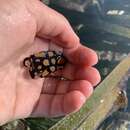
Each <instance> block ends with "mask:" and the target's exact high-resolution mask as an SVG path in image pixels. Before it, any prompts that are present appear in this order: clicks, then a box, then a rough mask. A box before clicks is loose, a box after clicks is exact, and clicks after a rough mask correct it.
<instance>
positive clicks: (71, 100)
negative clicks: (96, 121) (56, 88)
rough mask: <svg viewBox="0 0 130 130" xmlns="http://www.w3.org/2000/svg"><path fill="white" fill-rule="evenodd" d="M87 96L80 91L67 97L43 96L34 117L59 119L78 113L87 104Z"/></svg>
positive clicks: (34, 111) (72, 92) (35, 109)
mask: <svg viewBox="0 0 130 130" xmlns="http://www.w3.org/2000/svg"><path fill="white" fill-rule="evenodd" d="M85 101H86V98H85V96H84V95H83V94H82V93H81V92H79V91H71V92H69V93H67V94H65V95H55V96H54V95H48V94H42V95H41V96H40V99H39V102H38V103H37V105H36V107H35V108H34V110H33V112H32V114H31V116H32V117H43V116H45V117H57V116H63V115H66V114H68V113H71V112H74V111H78V110H79V109H80V108H81V106H82V105H83V104H84V103H85Z"/></svg>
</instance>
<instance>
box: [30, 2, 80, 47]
mask: <svg viewBox="0 0 130 130" xmlns="http://www.w3.org/2000/svg"><path fill="white" fill-rule="evenodd" d="M32 1H33V2H32V4H30V3H29V5H28V6H29V10H30V12H31V13H32V14H33V16H34V17H35V19H36V20H37V32H38V33H37V35H38V36H39V37H43V38H46V37H48V38H51V39H53V40H56V41H57V44H58V45H60V46H62V47H65V48H73V47H75V46H77V45H78V44H79V38H78V36H77V35H76V34H75V33H74V31H73V29H72V28H71V26H70V24H69V22H68V21H67V19H66V18H65V17H64V16H63V15H61V14H59V13H58V12H56V11H54V10H53V9H51V8H49V7H47V6H46V5H44V4H43V3H41V2H40V1H35V0H32Z"/></svg>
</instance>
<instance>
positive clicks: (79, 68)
mask: <svg viewBox="0 0 130 130" xmlns="http://www.w3.org/2000/svg"><path fill="white" fill-rule="evenodd" d="M50 41H52V42H51V43H50ZM50 48H53V49H60V50H62V51H63V54H64V55H65V57H66V58H67V59H68V63H67V65H66V66H65V68H64V69H63V70H62V71H60V72H57V75H62V76H64V77H67V78H68V79H70V80H67V81H59V80H57V79H50V78H48V79H41V78H39V79H31V78H30V76H29V74H28V73H27V71H26V69H25V68H24V67H23V65H22V61H23V59H24V58H25V57H26V56H29V55H30V54H31V53H33V52H38V51H41V50H48V49H50ZM0 55H1V58H0V123H1V124H4V123H6V122H8V121H11V120H14V119H18V118H25V117H28V116H33V117H36V116H45V117H56V116H62V115H66V114H69V113H71V112H75V111H78V110H79V109H80V108H81V106H82V105H83V104H84V102H85V101H86V99H88V98H89V97H90V95H91V94H92V92H93V86H95V85H96V84H97V83H98V82H99V81H100V75H99V73H98V71H97V70H96V69H95V68H94V67H92V66H93V65H95V64H96V63H97V60H98V59H97V55H96V53H95V52H94V51H93V50H91V49H89V48H87V47H84V46H83V45H81V44H80V41H79V38H78V37H77V36H76V34H75V33H74V32H73V30H72V28H71V26H70V24H69V23H68V21H67V20H66V19H65V18H64V17H63V16H62V15H61V14H59V13H58V12H56V11H54V10H52V9H50V8H48V7H47V6H45V5H43V4H42V3H41V2H40V1H38V0H1V1H0Z"/></svg>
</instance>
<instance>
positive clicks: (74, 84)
mask: <svg viewBox="0 0 130 130" xmlns="http://www.w3.org/2000/svg"><path fill="white" fill-rule="evenodd" d="M75 90H77V91H80V92H81V93H83V94H84V96H85V97H86V98H88V97H89V96H90V95H91V94H92V92H93V87H92V85H91V83H90V82H88V81H87V80H75V81H60V82H59V84H58V87H57V89H56V94H65V93H67V92H71V91H75Z"/></svg>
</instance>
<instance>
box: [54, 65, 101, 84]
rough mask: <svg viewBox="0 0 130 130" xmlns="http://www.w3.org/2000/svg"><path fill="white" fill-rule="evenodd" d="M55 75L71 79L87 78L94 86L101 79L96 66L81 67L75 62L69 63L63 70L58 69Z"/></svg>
mask: <svg viewBox="0 0 130 130" xmlns="http://www.w3.org/2000/svg"><path fill="white" fill-rule="evenodd" d="M55 75H56V76H57V75H58V76H62V77H64V78H66V79H69V80H87V81H89V82H90V83H91V84H92V85H93V86H95V85H97V84H98V83H99V82H100V80H101V77H100V74H99V71H98V70H97V69H96V68H94V67H86V66H84V67H80V66H75V65H73V64H67V65H66V66H65V68H64V69H63V70H61V71H57V72H56V73H55Z"/></svg>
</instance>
